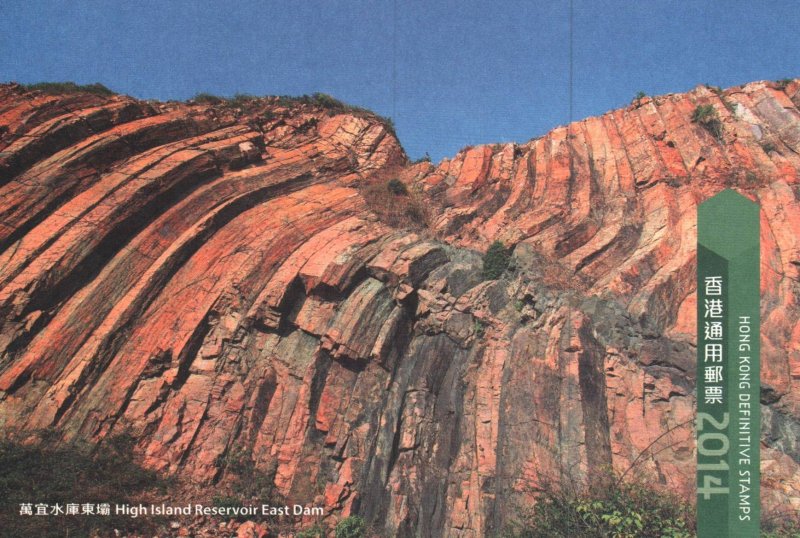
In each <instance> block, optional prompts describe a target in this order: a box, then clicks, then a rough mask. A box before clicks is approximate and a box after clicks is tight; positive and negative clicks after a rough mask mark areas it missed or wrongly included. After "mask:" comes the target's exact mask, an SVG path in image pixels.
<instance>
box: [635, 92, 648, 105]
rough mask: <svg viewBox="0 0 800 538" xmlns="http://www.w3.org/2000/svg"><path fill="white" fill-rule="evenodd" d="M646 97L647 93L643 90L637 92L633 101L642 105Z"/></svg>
mask: <svg viewBox="0 0 800 538" xmlns="http://www.w3.org/2000/svg"><path fill="white" fill-rule="evenodd" d="M645 97H647V94H646V93H644V92H642V91H639V92H636V97H634V98H633V103H634V104H635V105H640V104H641V103H642V99H644V98H645Z"/></svg>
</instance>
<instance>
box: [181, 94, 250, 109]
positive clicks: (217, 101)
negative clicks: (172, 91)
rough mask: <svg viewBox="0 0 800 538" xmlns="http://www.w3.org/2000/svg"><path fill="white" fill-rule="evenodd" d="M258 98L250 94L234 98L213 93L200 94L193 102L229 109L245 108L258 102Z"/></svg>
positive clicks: (236, 95)
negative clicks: (222, 106)
mask: <svg viewBox="0 0 800 538" xmlns="http://www.w3.org/2000/svg"><path fill="white" fill-rule="evenodd" d="M257 99H258V97H256V96H255V95H250V94H248V93H237V94H235V95H234V96H233V97H222V96H220V95H214V94H213V93H198V94H197V95H195V96H194V97H192V101H194V102H195V103H199V104H203V105H224V106H228V107H236V108H243V107H246V106H248V105H249V104H251V103H252V102H253V101H256V100H257Z"/></svg>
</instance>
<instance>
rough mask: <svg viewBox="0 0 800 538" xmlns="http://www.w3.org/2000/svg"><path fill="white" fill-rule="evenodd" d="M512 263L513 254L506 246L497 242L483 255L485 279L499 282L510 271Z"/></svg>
mask: <svg viewBox="0 0 800 538" xmlns="http://www.w3.org/2000/svg"><path fill="white" fill-rule="evenodd" d="M510 261H511V253H510V252H509V251H508V249H507V248H506V246H505V245H504V244H503V243H502V242H500V241H495V242H494V243H492V244H491V245H489V248H488V249H487V250H486V254H484V255H483V278H484V279H485V280H497V279H498V278H500V277H501V276H503V273H505V271H506V269H508V264H509V263H510Z"/></svg>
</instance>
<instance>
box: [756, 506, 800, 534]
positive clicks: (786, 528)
mask: <svg viewBox="0 0 800 538" xmlns="http://www.w3.org/2000/svg"><path fill="white" fill-rule="evenodd" d="M798 537H800V514H797V513H795V512H776V513H773V514H768V515H762V518H761V538H798Z"/></svg>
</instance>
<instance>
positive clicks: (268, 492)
mask: <svg viewBox="0 0 800 538" xmlns="http://www.w3.org/2000/svg"><path fill="white" fill-rule="evenodd" d="M218 464H219V466H220V467H222V468H223V469H224V471H225V474H226V475H228V476H230V477H232V481H231V488H232V490H233V491H235V492H236V495H234V496H219V497H215V500H219V501H220V502H223V501H225V502H234V503H235V504H229V505H225V506H240V505H242V504H250V501H252V500H258V501H262V502H264V503H268V504H272V505H276V506H277V505H280V504H284V499H283V498H281V496H280V495H279V494H278V493H277V492H276V491H275V487H274V484H273V476H271V475H270V474H269V473H265V472H263V471H261V470H259V469H256V466H255V462H254V461H253V458H252V456H251V455H250V454H249V453H246V452H244V451H240V450H234V451H231V452H230V453H228V454H227V455H225V456H224V457H223V458H221V459H220V460H219V461H218ZM220 506H222V505H220Z"/></svg>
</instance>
